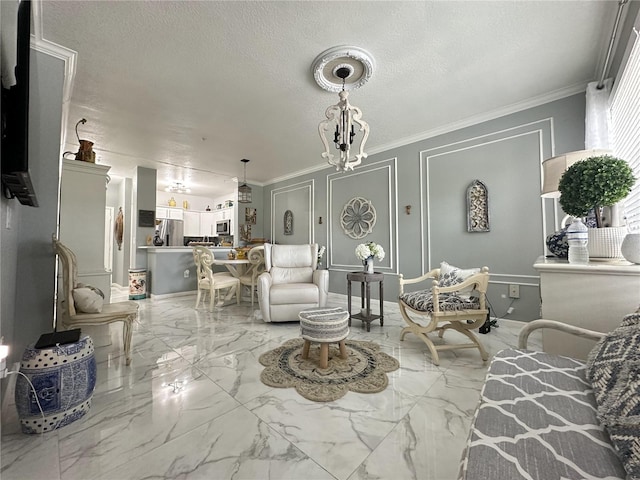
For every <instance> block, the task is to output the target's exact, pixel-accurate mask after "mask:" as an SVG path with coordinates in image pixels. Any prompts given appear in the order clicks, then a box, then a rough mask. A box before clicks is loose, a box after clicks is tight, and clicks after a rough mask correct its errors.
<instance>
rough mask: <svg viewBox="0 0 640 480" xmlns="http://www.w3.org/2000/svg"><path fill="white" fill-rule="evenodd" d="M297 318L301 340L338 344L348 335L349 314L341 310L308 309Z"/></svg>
mask: <svg viewBox="0 0 640 480" xmlns="http://www.w3.org/2000/svg"><path fill="white" fill-rule="evenodd" d="M299 318H300V330H301V333H302V338H304V339H305V340H309V341H310V342H320V343H330V342H339V341H340V340H344V339H345V338H347V336H348V335H349V312H347V311H346V310H344V309H343V308H340V307H334V308H310V309H308V310H303V311H302V312H300V315H299Z"/></svg>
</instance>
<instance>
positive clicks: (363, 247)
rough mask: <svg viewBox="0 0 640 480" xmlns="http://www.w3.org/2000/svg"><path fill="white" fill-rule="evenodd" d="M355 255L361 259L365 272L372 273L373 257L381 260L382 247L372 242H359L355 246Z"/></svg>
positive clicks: (382, 255)
mask: <svg viewBox="0 0 640 480" xmlns="http://www.w3.org/2000/svg"><path fill="white" fill-rule="evenodd" d="M356 257H358V258H359V259H360V260H362V263H363V265H364V271H365V272H367V273H373V258H374V257H375V258H377V259H378V260H382V259H383V258H384V248H382V247H381V246H380V245H378V244H377V243H373V242H367V243H361V244H360V245H358V246H357V247H356Z"/></svg>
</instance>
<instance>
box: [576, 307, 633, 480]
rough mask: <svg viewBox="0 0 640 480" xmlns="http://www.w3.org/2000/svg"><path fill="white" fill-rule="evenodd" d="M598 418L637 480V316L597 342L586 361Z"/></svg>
mask: <svg viewBox="0 0 640 480" xmlns="http://www.w3.org/2000/svg"><path fill="white" fill-rule="evenodd" d="M586 367H587V371H586V373H587V378H588V379H589V381H590V382H591V386H592V388H593V393H594V394H595V398H596V404H597V407H598V417H599V418H600V420H601V422H602V424H603V425H604V426H605V427H606V429H607V431H608V433H609V436H610V438H611V441H612V443H613V446H614V447H615V450H616V452H617V453H618V455H619V457H620V460H621V461H622V463H623V465H624V468H625V470H626V471H627V473H628V474H629V477H627V478H633V479H636V478H640V396H639V395H638V392H639V391H640V315H638V314H630V315H627V316H625V317H624V320H623V321H622V324H621V325H620V326H619V327H618V328H616V329H615V330H613V331H612V332H610V333H608V334H607V335H606V336H605V337H604V338H603V339H602V340H600V341H599V342H598V343H597V344H596V346H595V347H594V348H593V350H592V351H591V352H590V353H589V358H588V359H587V365H586Z"/></svg>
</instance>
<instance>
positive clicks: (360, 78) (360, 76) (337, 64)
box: [311, 45, 375, 93]
mask: <svg viewBox="0 0 640 480" xmlns="http://www.w3.org/2000/svg"><path fill="white" fill-rule="evenodd" d="M341 67H346V68H348V69H349V70H350V73H349V76H348V78H347V79H346V80H347V81H345V82H344V84H343V81H342V78H341V77H339V76H338V75H337V74H336V72H337V70H338V69H339V68H341ZM374 69H375V61H374V59H373V57H372V56H371V54H370V53H369V52H367V51H366V50H364V49H362V48H360V47H352V46H346V45H343V46H339V47H332V48H329V49H328V50H325V51H324V52H322V53H321V54H320V55H318V56H317V57H316V59H315V60H314V61H313V64H312V66H311V70H312V71H313V78H314V79H315V80H316V83H317V84H318V85H319V86H320V88H322V89H323V90H326V91H327V92H332V93H338V92H339V91H341V90H343V85H344V90H354V89H356V88H360V87H361V86H362V85H364V84H365V83H367V81H368V80H369V79H370V78H371V75H373V70H374Z"/></svg>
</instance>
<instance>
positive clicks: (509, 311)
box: [507, 307, 515, 315]
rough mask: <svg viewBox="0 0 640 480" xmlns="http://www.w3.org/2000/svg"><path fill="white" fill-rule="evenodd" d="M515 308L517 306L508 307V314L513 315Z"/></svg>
mask: <svg viewBox="0 0 640 480" xmlns="http://www.w3.org/2000/svg"><path fill="white" fill-rule="evenodd" d="M514 310H515V308H513V307H509V308H507V315H511V314H512V313H513V311H514Z"/></svg>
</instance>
